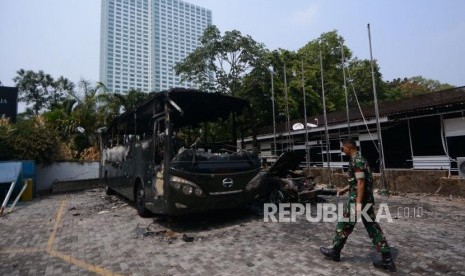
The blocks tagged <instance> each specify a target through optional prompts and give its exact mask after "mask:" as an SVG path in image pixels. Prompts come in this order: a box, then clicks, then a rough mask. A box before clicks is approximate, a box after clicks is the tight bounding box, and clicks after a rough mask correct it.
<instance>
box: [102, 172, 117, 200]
mask: <svg viewBox="0 0 465 276" xmlns="http://www.w3.org/2000/svg"><path fill="white" fill-rule="evenodd" d="M104 183H105V194H106V195H108V196H110V195H115V194H116V193H115V191H113V189H112V188H110V186H109V185H108V179H107V177H106V176H105V179H104Z"/></svg>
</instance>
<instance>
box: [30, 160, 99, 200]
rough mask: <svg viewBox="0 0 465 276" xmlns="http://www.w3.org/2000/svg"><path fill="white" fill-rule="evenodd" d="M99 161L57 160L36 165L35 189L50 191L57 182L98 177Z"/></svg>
mask: <svg viewBox="0 0 465 276" xmlns="http://www.w3.org/2000/svg"><path fill="white" fill-rule="evenodd" d="M99 168H100V163H99V162H57V163H53V164H51V165H47V166H44V165H38V166H37V170H36V183H37V184H36V188H37V189H36V191H37V192H38V193H40V192H42V191H51V190H52V187H53V184H54V183H57V182H70V181H80V180H86V179H98V178H99Z"/></svg>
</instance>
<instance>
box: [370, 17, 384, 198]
mask: <svg viewBox="0 0 465 276" xmlns="http://www.w3.org/2000/svg"><path fill="white" fill-rule="evenodd" d="M368 41H369V43H370V64H371V79H372V81H373V97H374V104H375V115H376V129H377V132H378V153H379V162H380V164H379V172H380V173H381V186H382V187H383V189H382V190H381V191H380V194H382V195H388V193H389V192H388V190H387V186H386V181H385V179H384V170H385V167H384V151H383V138H382V135H381V125H380V123H379V110H378V95H377V94H376V82H375V70H374V66H373V54H372V51H371V32H370V24H368Z"/></svg>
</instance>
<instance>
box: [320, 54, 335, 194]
mask: <svg viewBox="0 0 465 276" xmlns="http://www.w3.org/2000/svg"><path fill="white" fill-rule="evenodd" d="M320 69H321V94H322V97H323V116H324V120H325V136H326V162H327V163H328V180H329V183H328V188H333V181H332V171H331V165H330V164H329V163H330V162H329V161H330V160H329V159H330V154H329V151H330V149H331V147H330V143H329V133H328V118H327V117H326V100H325V82H324V77H323V57H322V55H321V45H320Z"/></svg>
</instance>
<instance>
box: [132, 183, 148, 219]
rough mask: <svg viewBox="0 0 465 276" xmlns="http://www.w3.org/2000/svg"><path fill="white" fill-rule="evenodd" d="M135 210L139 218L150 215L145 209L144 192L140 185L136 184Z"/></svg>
mask: <svg viewBox="0 0 465 276" xmlns="http://www.w3.org/2000/svg"><path fill="white" fill-rule="evenodd" d="M135 199H136V209H137V213H139V216H141V217H147V216H149V215H150V213H149V211H148V210H147V209H146V208H145V191H144V187H143V186H142V184H141V183H138V184H137V187H136V196H135Z"/></svg>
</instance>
